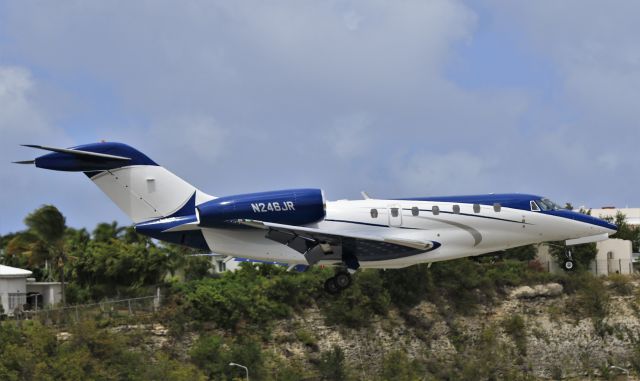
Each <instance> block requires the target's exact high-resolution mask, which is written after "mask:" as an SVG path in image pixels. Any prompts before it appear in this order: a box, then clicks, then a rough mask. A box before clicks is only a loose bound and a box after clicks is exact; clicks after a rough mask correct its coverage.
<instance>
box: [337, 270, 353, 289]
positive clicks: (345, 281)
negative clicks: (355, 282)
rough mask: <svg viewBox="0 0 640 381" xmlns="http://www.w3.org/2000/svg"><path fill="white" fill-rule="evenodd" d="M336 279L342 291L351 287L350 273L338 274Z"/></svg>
mask: <svg viewBox="0 0 640 381" xmlns="http://www.w3.org/2000/svg"><path fill="white" fill-rule="evenodd" d="M334 278H335V280H336V283H337V284H338V287H340V289H345V288H347V287H349V286H351V275H350V274H349V273H338V274H336V276H335V277H334Z"/></svg>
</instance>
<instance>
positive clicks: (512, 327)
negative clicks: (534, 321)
mask: <svg viewBox="0 0 640 381" xmlns="http://www.w3.org/2000/svg"><path fill="white" fill-rule="evenodd" d="M502 329H504V332H505V333H506V334H507V335H509V336H511V338H512V339H513V342H514V343H515V344H516V348H518V352H520V355H522V356H526V355H527V331H526V325H525V322H524V319H523V318H522V316H521V315H518V314H516V315H512V316H511V317H508V318H505V319H504V320H503V321H502Z"/></svg>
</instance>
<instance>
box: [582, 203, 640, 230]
mask: <svg viewBox="0 0 640 381" xmlns="http://www.w3.org/2000/svg"><path fill="white" fill-rule="evenodd" d="M618 212H620V213H622V214H624V216H625V217H626V218H625V221H626V222H627V224H629V225H632V226H640V208H614V207H605V208H600V209H591V215H592V216H594V217H598V218H614V219H615V218H616V215H617V214H618Z"/></svg>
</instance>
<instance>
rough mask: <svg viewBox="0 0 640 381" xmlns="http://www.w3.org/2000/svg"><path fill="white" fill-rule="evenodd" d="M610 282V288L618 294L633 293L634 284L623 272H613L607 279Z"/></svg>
mask: <svg viewBox="0 0 640 381" xmlns="http://www.w3.org/2000/svg"><path fill="white" fill-rule="evenodd" d="M607 280H608V281H609V282H610V283H609V289H610V290H612V291H613V292H615V293H616V294H618V295H623V296H627V295H631V294H633V285H632V284H631V280H630V279H629V276H627V275H622V274H611V275H609V277H608V279H607Z"/></svg>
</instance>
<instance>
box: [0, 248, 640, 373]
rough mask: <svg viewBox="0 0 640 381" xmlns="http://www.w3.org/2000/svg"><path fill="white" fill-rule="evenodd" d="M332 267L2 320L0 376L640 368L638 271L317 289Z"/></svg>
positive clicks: (246, 274) (363, 278) (432, 276)
mask: <svg viewBox="0 0 640 381" xmlns="http://www.w3.org/2000/svg"><path fill="white" fill-rule="evenodd" d="M496 269H500V271H497V272H496ZM470 270H472V271H470ZM516 270H517V271H516ZM328 271H330V270H315V271H312V272H310V273H305V274H290V273H285V272H283V271H282V270H281V269H278V268H275V267H274V268H272V267H268V266H263V267H262V268H260V267H256V266H246V267H245V268H243V269H242V270H240V271H239V272H237V273H235V274H226V275H225V276H224V277H222V278H220V279H201V280H196V281H191V282H187V283H182V282H178V283H174V284H171V285H169V286H168V288H167V289H166V292H167V297H166V299H165V305H164V307H163V308H162V309H161V311H160V312H159V313H157V314H155V315H153V316H150V317H148V318H145V319H143V320H136V319H135V318H129V319H125V320H124V321H125V322H126V323H127V324H123V321H122V320H119V319H116V318H114V317H113V315H109V314H105V313H99V314H96V315H95V316H88V317H87V315H86V314H85V318H84V319H83V320H82V321H81V322H80V323H76V324H71V325H69V326H67V327H55V326H53V327H47V326H44V325H41V324H40V323H38V322H29V321H27V322H20V323H19V324H18V325H16V324H17V323H16V322H12V321H7V322H4V323H3V324H2V328H1V329H0V379H3V380H5V379H6V380H31V379H38V380H40V379H56V380H64V379H68V380H71V379H79V378H82V379H100V380H103V379H107V380H111V379H113V380H120V379H140V380H147V379H157V380H191V379H202V380H206V379H212V380H218V379H242V378H241V377H242V376H243V372H242V370H241V369H238V368H233V367H229V366H228V363H229V362H232V361H233V362H237V363H240V364H244V365H247V366H248V367H249V369H250V371H251V379H258V380H260V379H264V380H298V379H309V380H318V379H324V380H338V379H345V380H347V379H348V380H371V379H374V380H376V379H380V380H423V379H427V380H440V379H449V380H502V379H508V380H535V379H560V378H566V379H615V377H617V376H618V375H619V374H620V371H618V370H615V369H611V368H610V366H611V365H615V366H620V367H622V368H626V369H629V370H630V371H631V372H637V371H639V370H640V329H639V328H640V308H639V306H640V286H639V285H638V282H637V280H636V279H635V278H626V277H622V276H615V277H611V278H609V279H606V280H603V279H597V278H595V277H592V276H591V275H589V274H586V273H579V274H571V275H563V276H560V277H556V278H555V279H551V281H550V279H549V278H552V276H551V275H549V274H546V273H539V272H538V271H537V270H531V269H530V266H527V265H526V264H524V263H519V262H515V261H513V262H506V263H497V264H480V263H475V262H472V261H469V260H462V261H454V262H451V263H447V264H437V265H434V266H433V267H432V268H431V269H428V268H426V266H416V267H414V268H410V269H406V270H395V271H387V272H383V271H365V272H362V273H360V274H359V275H358V277H357V282H356V284H355V285H354V287H353V288H352V289H349V291H348V292H346V293H345V294H343V295H341V296H338V297H332V296H326V295H323V294H322V291H321V279H323V277H325V276H326V274H327V272H328ZM451 273H455V274H458V276H457V277H456V278H455V279H450V278H449V277H450V276H451ZM508 274H510V275H509V276H508ZM514 274H520V275H519V277H514V276H513V275H514ZM443 277H444V278H443ZM508 278H509V279H510V280H509V281H508V282H507V281H506V280H507V279H508ZM398 279H402V281H400V282H398V283H396V282H394V280H398ZM420 279H421V280H422V281H421V282H420V283H419V284H418V283H416V284H413V286H412V287H408V284H409V283H411V282H414V281H417V280H420ZM443 279H449V281H444V280H443ZM489 279H492V281H491V282H489V281H488V280H489ZM505 283H522V284H525V283H526V284H529V285H530V286H522V285H513V284H505ZM537 283H540V284H538V285H536V284H537ZM424 285H426V287H422V286H424ZM398 295H403V298H401V299H398ZM234 377H235V378H234Z"/></svg>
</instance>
